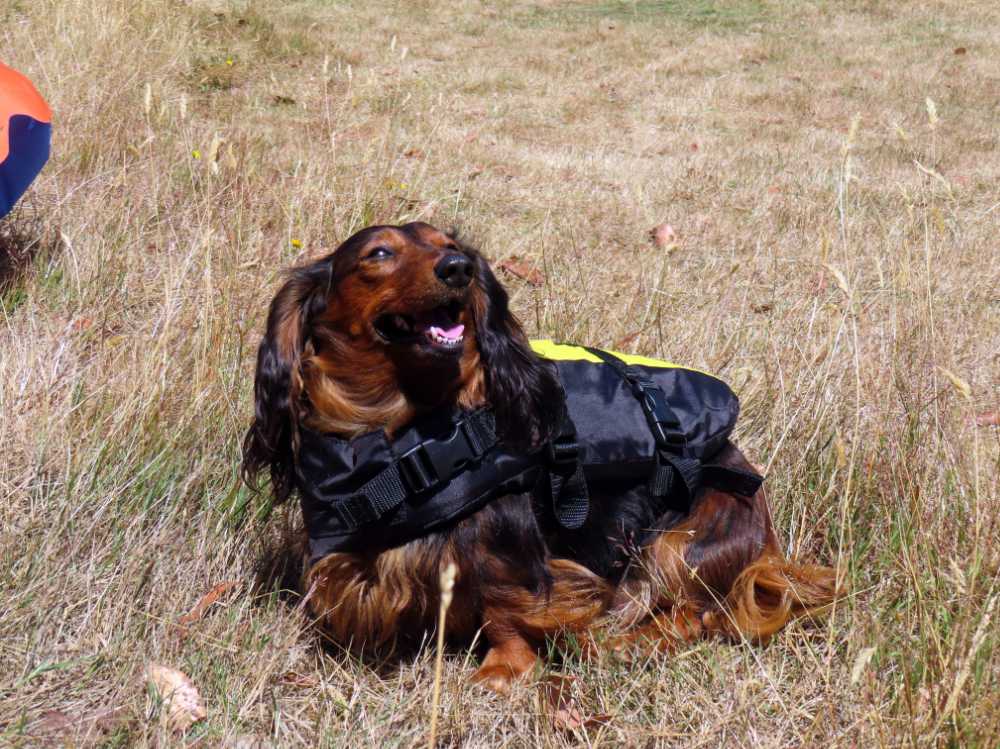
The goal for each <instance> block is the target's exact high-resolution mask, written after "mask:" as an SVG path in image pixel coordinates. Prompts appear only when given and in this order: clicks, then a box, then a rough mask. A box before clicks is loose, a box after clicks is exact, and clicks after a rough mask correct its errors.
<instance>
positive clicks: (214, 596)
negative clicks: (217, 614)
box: [177, 580, 243, 626]
mask: <svg viewBox="0 0 1000 749" xmlns="http://www.w3.org/2000/svg"><path fill="white" fill-rule="evenodd" d="M242 582H243V581H242V580H226V581H225V582H222V583H219V584H218V585H216V586H215V587H214V588H212V589H211V590H210V591H208V592H207V593H206V594H205V595H203V596H202V597H201V598H200V599H199V601H198V603H196V604H195V605H194V608H193V609H191V610H190V611H189V612H188V613H186V614H185V615H184V616H182V617H181V618H180V619H178V620H177V623H178V624H180V625H182V626H187V625H188V624H194V623H195V622H196V621H198V620H200V619H201V618H202V617H203V616H205V612H206V611H208V609H209V607H210V606H211V605H212V604H213V603H215V602H216V601H218V600H219V599H220V598H222V596H224V595H225V594H226V593H228V592H229V591H231V590H233V588H236V587H238V586H239V585H241V584H242Z"/></svg>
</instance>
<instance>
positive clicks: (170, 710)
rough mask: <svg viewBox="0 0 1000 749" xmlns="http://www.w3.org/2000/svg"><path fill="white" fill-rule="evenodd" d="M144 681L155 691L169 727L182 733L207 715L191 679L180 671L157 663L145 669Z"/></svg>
mask: <svg viewBox="0 0 1000 749" xmlns="http://www.w3.org/2000/svg"><path fill="white" fill-rule="evenodd" d="M146 680H147V681H148V682H149V683H150V684H152V685H153V687H154V688H155V689H156V692H157V694H158V695H159V697H160V699H162V700H163V707H164V708H165V710H166V712H167V717H168V721H169V723H170V727H171V728H172V729H173V730H174V731H177V732H178V733H182V732H184V731H186V730H187V729H188V728H190V727H191V726H193V725H194V724H195V723H197V722H198V721H199V720H204V719H205V717H206V715H207V713H206V712H205V706H204V705H203V704H202V701H201V695H200V694H199V693H198V689H197V687H195V685H194V684H193V683H192V682H191V679H190V678H189V677H188V675H187V674H185V673H184V672H182V671H178V670H177V669H175V668H170V667H169V666H162V665H160V664H158V663H150V664H149V665H148V666H147V667H146Z"/></svg>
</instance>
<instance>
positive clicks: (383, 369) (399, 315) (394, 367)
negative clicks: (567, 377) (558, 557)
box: [244, 223, 563, 500]
mask: <svg viewBox="0 0 1000 749" xmlns="http://www.w3.org/2000/svg"><path fill="white" fill-rule="evenodd" d="M254 395H255V418H254V423H253V425H252V426H251V428H250V430H249V432H248V433H247V436H246V439H245V441H244V473H245V476H246V477H247V478H248V479H250V480H252V479H253V478H254V477H255V476H256V475H257V474H258V473H259V472H260V470H261V469H263V468H265V467H267V468H269V470H270V473H271V478H272V485H273V488H274V492H275V496H276V498H277V499H279V500H283V499H285V498H287V496H288V495H289V494H290V492H291V490H292V468H293V465H294V452H295V446H296V442H297V440H296V433H297V430H298V428H299V426H300V425H308V426H311V427H312V428H315V429H319V430H323V431H329V432H334V433H337V434H340V435H341V436H345V437H350V436H354V435H356V434H359V433H361V432H365V431H369V430H372V429H377V428H385V429H387V430H389V431H390V432H391V431H393V430H396V429H399V428H402V427H404V426H406V424H407V423H408V422H409V421H410V420H412V419H413V418H414V417H416V416H418V415H419V414H420V413H421V412H423V411H425V410H427V409H432V408H439V407H442V406H447V405H451V404H458V405H462V406H465V407H477V406H480V405H489V406H490V407H491V408H492V409H493V410H494V412H495V414H496V417H497V424H498V429H499V432H500V434H501V435H502V436H503V438H504V439H505V440H507V441H508V442H509V443H512V444H518V445H528V444H530V443H537V442H539V441H543V440H545V439H548V438H549V436H551V434H552V433H553V431H554V430H555V429H556V428H557V427H558V424H559V420H560V418H561V414H562V407H563V406H562V400H561V396H560V392H559V387H558V384H557V381H556V379H555V377H554V375H553V372H552V369H551V366H550V365H548V364H546V363H545V362H543V361H542V360H540V359H539V358H538V357H537V356H535V354H534V353H533V352H532V351H531V349H530V347H529V346H528V342H527V339H526V338H525V335H524V332H523V331H522V330H521V326H520V325H519V324H518V322H517V320H516V319H515V318H514V316H513V315H512V314H511V313H510V310H509V309H508V298H507V292H506V291H505V290H504V288H503V286H501V285H500V283H499V282H498V281H497V279H496V277H495V276H494V275H493V273H492V271H491V270H490V268H489V265H488V263H487V262H486V260H485V258H483V256H482V255H480V254H479V253H478V252H477V251H476V250H474V249H472V248H471V247H469V246H467V245H466V244H464V243H462V242H461V241H460V240H459V239H458V237H457V236H455V235H454V234H453V233H444V232H441V231H438V230H437V229H435V228H434V227H433V226H430V225H429V224H424V223H411V224H405V225H402V226H371V227H368V228H367V229H362V230H361V231H359V232H358V233H357V234H354V235H353V236H351V237H350V238H349V239H347V240H346V241H345V242H344V243H343V244H342V245H340V247H338V248H337V249H336V250H335V251H334V252H332V253H331V254H330V255H328V256H326V257H324V258H322V259H321V260H318V261H317V262H314V263H312V264H310V265H306V266H303V267H300V268H296V269H294V270H293V271H292V272H291V274H290V277H289V278H288V280H287V281H286V282H285V284H284V285H283V286H282V288H281V289H280V290H279V291H278V294H277V295H276V296H275V298H274V301H273V302H272V303H271V308H270V312H269V314H268V319H267V331H266V333H265V335H264V339H263V341H262V342H261V345H260V350H259V352H258V356H257V374H256V380H255V383H254Z"/></svg>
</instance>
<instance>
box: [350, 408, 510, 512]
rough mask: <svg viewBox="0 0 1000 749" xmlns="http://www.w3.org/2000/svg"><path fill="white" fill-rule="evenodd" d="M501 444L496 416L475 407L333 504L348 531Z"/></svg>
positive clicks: (444, 480) (432, 486)
mask: <svg viewBox="0 0 1000 749" xmlns="http://www.w3.org/2000/svg"><path fill="white" fill-rule="evenodd" d="M496 444H497V434H496V421H495V419H494V417H493V414H492V413H490V412H489V411H486V410H482V411H475V412H473V413H471V414H468V415H467V416H465V417H463V418H461V419H459V420H458V422H456V424H455V428H454V430H452V433H451V435H450V436H449V437H447V438H446V439H441V440H439V439H427V440H424V441H423V442H421V443H419V444H418V445H417V446H416V447H413V448H412V449H410V450H407V451H406V452H405V453H404V454H403V455H401V456H399V457H398V458H397V459H396V460H394V461H393V462H392V463H390V464H389V465H388V466H386V467H385V468H383V469H382V470H381V471H379V472H378V473H377V474H376V475H375V476H374V477H372V478H371V479H369V480H368V481H367V482H365V484H364V485H363V486H362V487H361V489H360V490H359V491H358V493H357V494H354V495H352V496H350V497H348V498H347V499H343V500H341V501H340V502H337V503H336V504H334V505H333V510H334V511H335V512H336V513H337V514H338V515H339V516H340V518H341V521H342V522H343V524H344V525H345V527H347V528H348V529H350V530H355V529H357V528H358V527H360V526H362V525H365V524H367V523H371V522H374V521H376V520H378V519H379V518H381V517H383V516H384V515H386V514H387V513H389V512H391V511H393V510H394V509H396V508H397V507H399V505H401V504H402V503H403V501H404V500H405V499H406V498H407V497H409V496H413V495H417V494H420V493H422V492H425V491H428V490H430V489H433V488H435V487H437V486H439V485H440V484H443V483H445V482H446V481H448V480H450V479H451V478H453V477H454V476H455V475H456V474H457V473H458V472H459V471H461V470H462V469H463V468H465V466H466V465H468V464H469V463H472V462H475V461H477V460H479V459H480V458H482V456H483V455H484V454H485V453H486V452H487V451H489V450H490V449H492V448H493V447H494V446H496Z"/></svg>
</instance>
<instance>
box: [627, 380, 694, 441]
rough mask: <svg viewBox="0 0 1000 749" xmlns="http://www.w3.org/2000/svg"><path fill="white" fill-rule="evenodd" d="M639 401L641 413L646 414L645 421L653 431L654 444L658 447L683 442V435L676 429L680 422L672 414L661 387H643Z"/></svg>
mask: <svg viewBox="0 0 1000 749" xmlns="http://www.w3.org/2000/svg"><path fill="white" fill-rule="evenodd" d="M639 402H640V404H641V405H642V410H643V413H645V414H646V421H647V422H648V423H649V428H650V429H651V430H652V432H653V437H654V438H655V439H656V444H658V445H659V446H660V447H678V446H680V445H683V444H684V442H685V441H686V440H685V438H684V435H683V434H682V433H681V432H679V431H678V427H680V425H681V424H680V422H679V421H678V420H677V417H676V416H674V412H673V409H671V408H670V405H669V404H668V403H667V396H666V394H665V393H664V392H663V390H662V389H660V388H659V387H657V386H655V385H654V386H652V387H643V388H642V398H641V400H640V401H639Z"/></svg>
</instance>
